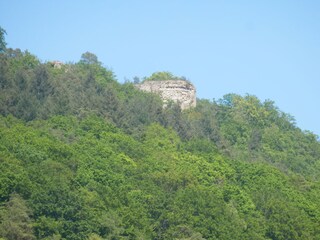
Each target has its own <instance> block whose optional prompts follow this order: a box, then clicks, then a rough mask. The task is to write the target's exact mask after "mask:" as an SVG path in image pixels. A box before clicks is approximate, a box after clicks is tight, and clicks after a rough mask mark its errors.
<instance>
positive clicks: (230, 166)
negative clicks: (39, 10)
mask: <svg viewBox="0 0 320 240" xmlns="http://www.w3.org/2000/svg"><path fill="white" fill-rule="evenodd" d="M0 113H1V116H0V203H1V205H0V206H1V207H0V239H1V237H2V239H8V240H11V239H55V240H57V239H71V240H76V239H91V240H93V239H157V240H160V239H163V240H164V239H255V240H256V239H303V240H305V239H320V208H319V207H320V184H319V179H320V144H319V142H318V140H317V136H315V135H314V134H312V133H311V132H304V131H301V130H300V129H299V128H298V127H297V126H296V125H295V123H294V119H293V118H292V117H291V116H290V115H288V114H285V113H284V112H282V111H280V110H279V109H278V108H277V107H276V106H275V104H274V103H273V102H272V101H269V100H267V101H264V102H261V101H260V100H259V99H257V98H256V97H255V96H252V95H247V96H238V95H235V94H227V95H225V97H223V99H220V100H213V101H211V100H206V99H199V100H198V101H197V106H196V107H195V108H193V109H189V110H185V111H181V109H180V108H179V106H178V105H176V104H174V103H171V104H168V106H167V107H166V108H163V107H162V102H161V99H160V98H159V97H158V96H156V95H153V94H151V93H145V92H142V91H139V90H137V89H136V88H135V87H134V85H133V83H130V82H127V83H124V84H120V83H118V82H117V81H116V78H115V75H114V73H113V72H112V71H110V70H108V69H106V68H104V67H103V66H102V64H101V63H100V62H99V61H98V59H97V57H96V56H95V55H94V54H92V53H89V52H87V53H85V54H83V55H82V57H81V59H80V61H79V62H77V63H67V64H63V65H59V66H58V67H55V66H54V64H52V63H49V62H48V63H43V62H41V61H39V59H37V57H35V56H34V55H32V54H31V53H29V52H27V51H25V52H23V51H20V50H19V49H4V50H3V51H2V53H0Z"/></svg>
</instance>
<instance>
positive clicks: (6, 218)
mask: <svg viewBox="0 0 320 240" xmlns="http://www.w3.org/2000/svg"><path fill="white" fill-rule="evenodd" d="M30 214H31V212H30V210H29V208H28V207H27V205H26V203H25V200H24V199H23V198H21V197H20V196H19V195H18V194H12V195H11V198H10V200H9V202H7V204H6V205H5V207H4V208H3V209H1V211H0V216H1V223H0V236H1V237H4V238H5V239H8V240H31V239H35V237H34V235H33V232H32V225H31V218H30Z"/></svg>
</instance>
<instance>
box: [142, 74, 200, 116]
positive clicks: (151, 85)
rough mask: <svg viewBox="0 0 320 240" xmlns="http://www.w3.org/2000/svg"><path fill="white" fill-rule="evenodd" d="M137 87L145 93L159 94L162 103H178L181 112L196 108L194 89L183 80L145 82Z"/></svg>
mask: <svg viewBox="0 0 320 240" xmlns="http://www.w3.org/2000/svg"><path fill="white" fill-rule="evenodd" d="M137 87H138V88H139V89H140V90H142V91H146V92H152V93H156V94H159V96H160V97H161V98H162V100H163V101H164V104H165V105H166V103H167V102H168V101H174V102H176V103H178V104H179V105H180V107H181V109H182V110H185V109H188V108H191V107H195V106H196V88H195V87H194V86H193V85H192V84H191V83H190V82H187V81H184V80H163V81H145V82H143V83H141V84H137Z"/></svg>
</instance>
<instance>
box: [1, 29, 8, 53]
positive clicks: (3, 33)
mask: <svg viewBox="0 0 320 240" xmlns="http://www.w3.org/2000/svg"><path fill="white" fill-rule="evenodd" d="M6 34H7V32H6V30H4V29H3V28H2V27H0V53H1V52H4V51H5V49H6V46H7V43H6V41H5V37H4V35H6Z"/></svg>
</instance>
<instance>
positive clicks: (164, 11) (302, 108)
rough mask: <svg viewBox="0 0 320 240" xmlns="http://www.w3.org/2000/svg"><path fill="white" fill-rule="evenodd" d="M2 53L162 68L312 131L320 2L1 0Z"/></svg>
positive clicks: (128, 68) (318, 84) (139, 70)
mask: <svg viewBox="0 0 320 240" xmlns="http://www.w3.org/2000/svg"><path fill="white" fill-rule="evenodd" d="M0 9H1V14H0V26H2V27H3V28H4V29H5V30H6V31H7V33H8V35H7V36H6V41H7V43H8V47H12V48H20V49H22V50H29V51H30V52H31V53H33V54H35V55H36V56H37V57H39V58H40V59H41V60H43V61H50V60H61V61H64V62H77V61H79V59H80V57H81V54H82V53H84V52H86V51H89V52H92V53H94V54H96V55H97V56H98V58H99V60H100V61H101V62H102V63H103V64H104V66H106V67H108V68H110V69H112V70H113V71H114V73H115V74H116V76H117V78H118V81H119V82H123V81H124V79H125V78H127V79H132V78H133V77H134V76H138V77H141V78H142V77H144V76H149V75H151V74H152V73H153V72H156V71H170V72H172V73H173V74H175V75H178V76H185V77H187V78H188V79H189V80H190V81H191V82H193V83H194V85H195V86H196V87H197V95H198V97H199V98H206V99H213V98H215V99H219V98H221V97H222V96H223V95H224V94H227V93H237V94H241V95H245V94H247V93H248V94H253V95H256V96H257V97H258V98H259V99H261V100H262V101H264V100H265V99H271V100H273V101H275V104H276V105H277V106H278V107H279V108H280V109H281V110H282V111H284V112H286V113H289V114H291V115H293V116H294V117H295V119H296V121H297V125H298V126H299V127H300V128H302V129H303V130H310V131H312V132H314V133H316V134H317V135H320V125H319V122H320V111H319V105H320V97H319V94H320V14H319V13H320V1H317V0H308V1H301V0H281V1H279V0H268V1H267V0H261V1H260V0H259V1H257V0H252V1H249V0H248V1H246V0H229V1H228V0H207V1H206V0H199V1H195V0H184V1H182V0H161V1H160V0H157V1H155V0H126V1H125V0H123V1H121V0H105V1H102V0H100V1H98V0H90V1H84V0H83V1H80V0H78V1H71V0H69V1H62V0H55V1H49V0H48V1H43V0H38V1H36V0H28V1H20V0H0Z"/></svg>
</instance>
